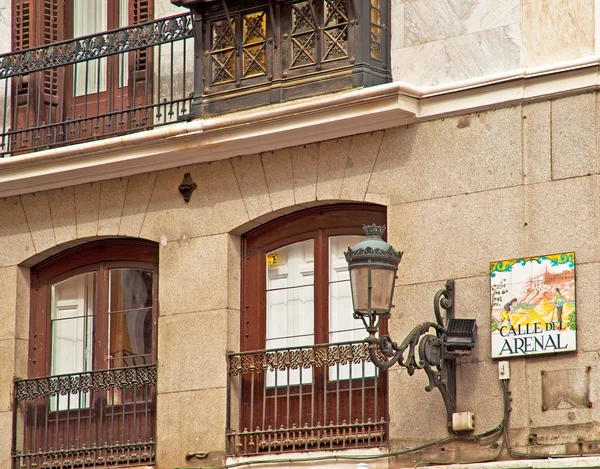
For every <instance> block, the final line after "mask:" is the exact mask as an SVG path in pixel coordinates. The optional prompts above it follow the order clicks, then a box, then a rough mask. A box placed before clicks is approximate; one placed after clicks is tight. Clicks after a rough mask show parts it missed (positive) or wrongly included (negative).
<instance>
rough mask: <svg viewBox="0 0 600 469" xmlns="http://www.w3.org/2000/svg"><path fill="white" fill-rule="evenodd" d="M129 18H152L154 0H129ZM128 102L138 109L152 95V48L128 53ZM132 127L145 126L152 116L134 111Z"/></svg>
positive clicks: (134, 21) (137, 20) (135, 20)
mask: <svg viewBox="0 0 600 469" xmlns="http://www.w3.org/2000/svg"><path fill="white" fill-rule="evenodd" d="M129 8H130V11H129V18H130V21H131V23H132V24H142V23H146V22H148V21H152V20H153V19H154V0H130V2H129ZM130 57H131V59H130V61H129V63H130V65H129V67H130V69H129V77H130V80H131V81H130V90H129V95H130V103H131V107H132V108H133V109H139V108H140V107H143V106H145V105H148V104H149V101H148V100H149V99H150V97H151V96H152V76H153V74H152V49H151V48H144V49H139V50H137V51H135V52H133V53H131V54H130ZM134 119H135V122H131V123H130V125H131V126H132V127H136V126H147V125H150V124H151V123H152V122H151V121H152V116H151V115H150V114H149V113H148V111H147V110H144V111H141V110H140V111H136V113H135V116H134Z"/></svg>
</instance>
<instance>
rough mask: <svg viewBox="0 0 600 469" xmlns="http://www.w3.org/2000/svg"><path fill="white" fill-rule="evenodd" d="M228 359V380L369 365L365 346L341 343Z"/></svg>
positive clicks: (256, 353)
mask: <svg viewBox="0 0 600 469" xmlns="http://www.w3.org/2000/svg"><path fill="white" fill-rule="evenodd" d="M378 356H379V358H380V359H384V354H382V353H381V351H378ZM228 357H229V376H239V375H244V374H249V373H265V372H267V371H285V370H288V369H289V370H297V369H299V368H303V369H309V368H321V367H324V366H334V365H338V364H339V365H347V364H350V363H355V364H356V363H362V362H370V361H371V358H370V355H369V351H368V344H367V343H366V342H344V343H339V344H326V345H311V346H306V347H294V348H289V349H285V350H273V351H271V350H261V351H257V352H251V353H230V354H229V355H228Z"/></svg>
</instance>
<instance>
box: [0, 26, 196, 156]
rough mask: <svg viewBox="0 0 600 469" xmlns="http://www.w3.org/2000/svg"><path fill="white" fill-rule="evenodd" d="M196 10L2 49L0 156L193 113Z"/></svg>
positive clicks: (162, 122) (122, 131)
mask: <svg viewBox="0 0 600 469" xmlns="http://www.w3.org/2000/svg"><path fill="white" fill-rule="evenodd" d="M193 53H194V46H193V28H192V18H191V15H179V16H173V17H169V18H163V19H160V20H157V21H152V22H148V23H144V24H139V25H136V26H133V27H127V28H121V29H117V30H112V31H107V32H105V33H102V34H96V35H90V36H85V37H79V38H76V39H72V40H68V41H63V42H59V43H54V44H49V45H47V46H43V47H37V48H33V49H29V50H24V51H18V52H13V53H9V54H4V55H0V102H1V103H2V105H1V106H2V113H1V114H0V121H1V133H0V156H2V157H6V156H13V155H18V154H22V153H26V152H31V151H36V150H41V149H47V148H52V147H57V146H63V145H69V144H73V143H80V142H85V141H89V140H95V139H101V138H106V137H111V136H116V135H122V134H127V133H131V132H136V131H141V130H148V129H151V128H154V127H157V126H160V125H165V124H169V123H172V122H176V121H178V120H182V119H188V118H189V117H190V112H191V99H192V91H193V86H194V85H193V80H194V78H193V73H190V72H189V70H192V69H193Z"/></svg>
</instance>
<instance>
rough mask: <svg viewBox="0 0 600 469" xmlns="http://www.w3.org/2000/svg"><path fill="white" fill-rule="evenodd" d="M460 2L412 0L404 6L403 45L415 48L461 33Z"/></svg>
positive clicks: (457, 0) (452, 0)
mask: <svg viewBox="0 0 600 469" xmlns="http://www.w3.org/2000/svg"><path fill="white" fill-rule="evenodd" d="M460 7H461V1H460V0H414V1H412V2H407V3H405V4H404V44H405V45H406V46H416V45H418V44H425V43H427V42H432V41H437V40H440V39H445V38H448V37H454V36H458V35H460V33H461V17H460Z"/></svg>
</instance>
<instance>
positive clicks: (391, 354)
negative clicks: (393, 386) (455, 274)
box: [365, 280, 456, 434]
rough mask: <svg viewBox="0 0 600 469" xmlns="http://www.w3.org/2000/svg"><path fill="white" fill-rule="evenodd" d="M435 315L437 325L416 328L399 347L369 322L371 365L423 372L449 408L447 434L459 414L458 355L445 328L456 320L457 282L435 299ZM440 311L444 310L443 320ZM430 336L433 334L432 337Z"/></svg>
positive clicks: (447, 409)
mask: <svg viewBox="0 0 600 469" xmlns="http://www.w3.org/2000/svg"><path fill="white" fill-rule="evenodd" d="M433 308H434V313H435V318H436V322H424V323H421V324H419V325H418V326H416V327H415V328H414V329H413V330H412V331H410V333H409V334H408V335H407V336H406V338H405V339H404V340H403V341H402V343H401V344H400V345H398V344H397V343H396V342H394V341H393V340H392V338H391V337H390V336H389V335H383V336H381V337H377V332H378V331H379V327H378V325H377V324H374V321H370V324H369V325H368V327H367V332H368V333H369V337H367V338H366V339H365V340H366V342H367V344H368V349H369V356H370V358H371V361H372V362H373V363H374V364H375V366H377V367H378V368H379V369H381V370H387V369H388V368H390V367H392V366H393V365H395V364H396V363H397V364H398V365H400V366H402V367H403V368H406V371H407V372H408V374H409V375H410V376H412V375H413V374H414V372H415V370H424V371H425V373H426V375H427V377H428V379H429V383H428V384H427V386H425V390H426V391H428V392H429V391H432V390H433V389H434V388H437V389H439V390H440V393H441V394H442V399H443V400H444V405H445V407H446V422H447V427H448V431H449V432H450V433H452V434H454V433H455V432H454V430H453V429H452V414H453V413H454V412H455V411H456V355H452V354H449V353H448V351H447V350H446V340H445V339H446V337H445V334H446V330H447V329H446V326H447V324H448V321H449V320H450V319H453V318H454V281H453V280H448V281H447V282H446V285H445V288H442V289H441V290H439V291H438V292H437V293H436V294H435V296H434V304H433ZM441 310H444V313H445V314H444V315H443V316H442V312H441ZM430 332H434V334H433V333H430Z"/></svg>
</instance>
